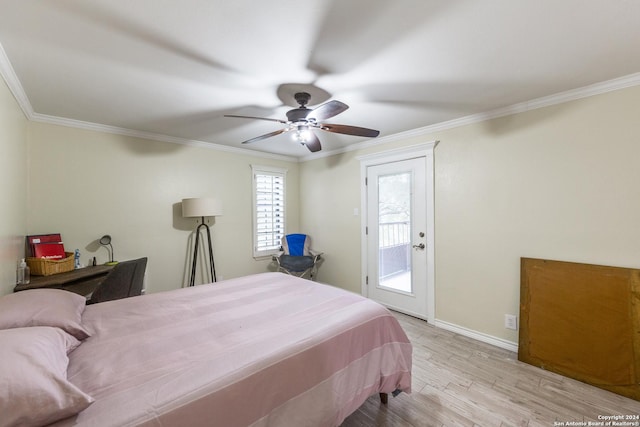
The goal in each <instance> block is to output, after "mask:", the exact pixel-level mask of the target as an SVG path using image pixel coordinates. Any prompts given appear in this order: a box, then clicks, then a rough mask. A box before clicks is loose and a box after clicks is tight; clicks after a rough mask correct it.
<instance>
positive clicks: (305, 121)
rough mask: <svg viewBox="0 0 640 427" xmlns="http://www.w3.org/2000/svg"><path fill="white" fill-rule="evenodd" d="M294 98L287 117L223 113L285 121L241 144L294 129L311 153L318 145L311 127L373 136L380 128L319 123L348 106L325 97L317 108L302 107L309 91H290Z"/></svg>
mask: <svg viewBox="0 0 640 427" xmlns="http://www.w3.org/2000/svg"><path fill="white" fill-rule="evenodd" d="M294 98H295V100H296V102H297V103H298V104H299V105H300V106H299V107H298V108H294V109H293V110H289V111H287V120H279V119H271V118H267V117H252V116H237V115H234V114H225V117H236V118H241V119H257V120H268V121H270V122H278V123H282V124H284V125H286V126H285V127H284V129H280V130H277V131H275V132H270V133H267V134H264V135H260V136H256V137H255V138H251V139H248V140H246V141H243V142H242V143H243V144H249V143H251V142H256V141H261V140H263V139H267V138H271V137H272V136H276V135H280V134H282V133H285V132H295V134H294V139H295V140H296V141H298V142H299V143H301V144H302V145H305V146H306V147H307V148H308V149H309V151H311V152H312V153H315V152H316V151H320V150H321V149H322V146H321V145H320V140H319V139H318V137H317V136H316V135H315V134H314V133H313V132H312V130H313V129H320V130H324V131H327V132H333V133H341V134H345V135H354V136H366V137H371V138H375V137H376V136H378V135H379V134H380V131H377V130H374V129H367V128H361V127H357V126H347V125H336V124H329V123H321V122H322V121H324V120H326V119H329V118H331V117H333V116H336V115H338V114H340V113H342V112H343V111H345V110H346V109H347V108H349V106H348V105H347V104H345V103H343V102H340V101H329V102H327V103H325V104H322V105H320V106H319V107H317V108H314V109H310V108H307V107H306V105H307V104H308V103H309V100H310V99H311V95H309V94H308V93H307V92H298V93H296V94H295V95H294Z"/></svg>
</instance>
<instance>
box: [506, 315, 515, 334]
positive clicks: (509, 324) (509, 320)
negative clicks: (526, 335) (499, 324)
mask: <svg viewBox="0 0 640 427" xmlns="http://www.w3.org/2000/svg"><path fill="white" fill-rule="evenodd" d="M504 327H505V328H507V329H513V330H514V331H516V330H518V316H516V315H515V314H505V315H504Z"/></svg>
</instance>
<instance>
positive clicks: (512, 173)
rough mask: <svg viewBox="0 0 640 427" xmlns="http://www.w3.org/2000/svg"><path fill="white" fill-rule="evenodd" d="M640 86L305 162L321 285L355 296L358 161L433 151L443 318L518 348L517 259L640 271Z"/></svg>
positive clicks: (307, 221) (304, 208) (307, 219)
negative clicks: (507, 323) (380, 154)
mask: <svg viewBox="0 0 640 427" xmlns="http://www.w3.org/2000/svg"><path fill="white" fill-rule="evenodd" d="M638 105H640V87H633V88H629V89H625V90H619V91H616V92H611V93H608V94H604V95H598V96H594V97H590V98H585V99H582V100H577V101H572V102H568V103H565V104H561V105H556V106H552V107H546V108H541V109H538V110H533V111H529V112H526V113H521V114H515V115H511V116H507V117H502V118H499V119H494V120H490V121H486V122H482V123H476V124H472V125H467V126H462V127H459V128H456V129H450V130H446V131H441V132H435V133H433V134H428V135H424V137H421V138H413V139H411V140H407V141H400V142H395V143H389V144H383V145H380V146H377V147H374V148H369V149H367V150H361V151H354V152H349V153H345V154H341V155H337V156H332V157H328V158H323V159H318V160H314V161H309V162H305V163H303V164H302V165H301V171H300V187H301V188H303V189H304V191H302V192H301V226H302V228H303V229H304V230H307V231H308V232H309V233H310V234H312V235H313V237H314V242H316V244H315V245H314V246H316V248H317V249H319V250H323V251H324V252H325V253H326V262H325V264H324V265H323V266H322V267H321V269H320V274H319V277H320V280H323V281H327V282H329V283H332V284H336V285H338V286H341V287H344V288H346V289H349V290H352V291H355V292H359V289H360V283H361V282H360V246H359V245H360V243H359V242H360V228H359V226H360V218H359V217H354V216H353V208H356V207H359V203H360V181H359V177H360V175H359V162H358V161H357V160H356V159H355V157H356V156H358V155H361V154H366V153H371V152H376V151H383V150H385V149H390V148H395V147H398V146H406V145H411V144H415V143H418V142H426V141H432V140H440V144H439V145H438V146H437V147H436V149H435V199H436V200H435V228H436V229H435V239H436V248H435V258H436V318H437V319H438V320H440V321H444V322H449V323H451V324H454V325H457V326H460V327H463V328H467V329H470V330H472V331H476V332H480V333H482V334H486V335H489V336H493V337H497V338H500V339H503V340H506V341H510V342H517V340H518V335H517V332H514V331H510V330H507V329H504V327H503V322H504V319H503V316H504V314H505V313H512V314H518V312H519V286H520V271H519V268H520V264H519V260H520V257H536V258H547V259H558V260H566V261H576V262H587V263H594V264H605V265H613V266H626V267H635V268H638V267H640V120H638V119H637V115H638Z"/></svg>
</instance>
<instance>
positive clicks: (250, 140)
mask: <svg viewBox="0 0 640 427" xmlns="http://www.w3.org/2000/svg"><path fill="white" fill-rule="evenodd" d="M286 131H287V129H280V130H277V131H275V132H270V133H266V134H264V135H260V136H256V137H255V138H251V139H247V140H246V141H243V142H242V144H250V143H252V142H256V141H261V140H263V139H267V138H271V137H272V136H276V135H280V134H281V133H285V132H286Z"/></svg>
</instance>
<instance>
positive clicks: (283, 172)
mask: <svg viewBox="0 0 640 427" xmlns="http://www.w3.org/2000/svg"><path fill="white" fill-rule="evenodd" d="M258 175H263V176H264V175H266V176H277V177H281V178H282V213H283V215H284V221H283V222H282V235H283V236H284V235H285V234H286V230H287V169H285V168H279V167H274V166H261V165H251V182H252V195H253V196H252V200H251V204H252V216H253V219H252V222H253V232H252V235H253V257H254V258H264V257H270V256H272V255H275V254H277V253H278V252H280V245H279V244H278V246H277V247H275V248H271V249H259V247H258V242H259V238H258V186H257V184H258V179H257V178H258Z"/></svg>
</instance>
